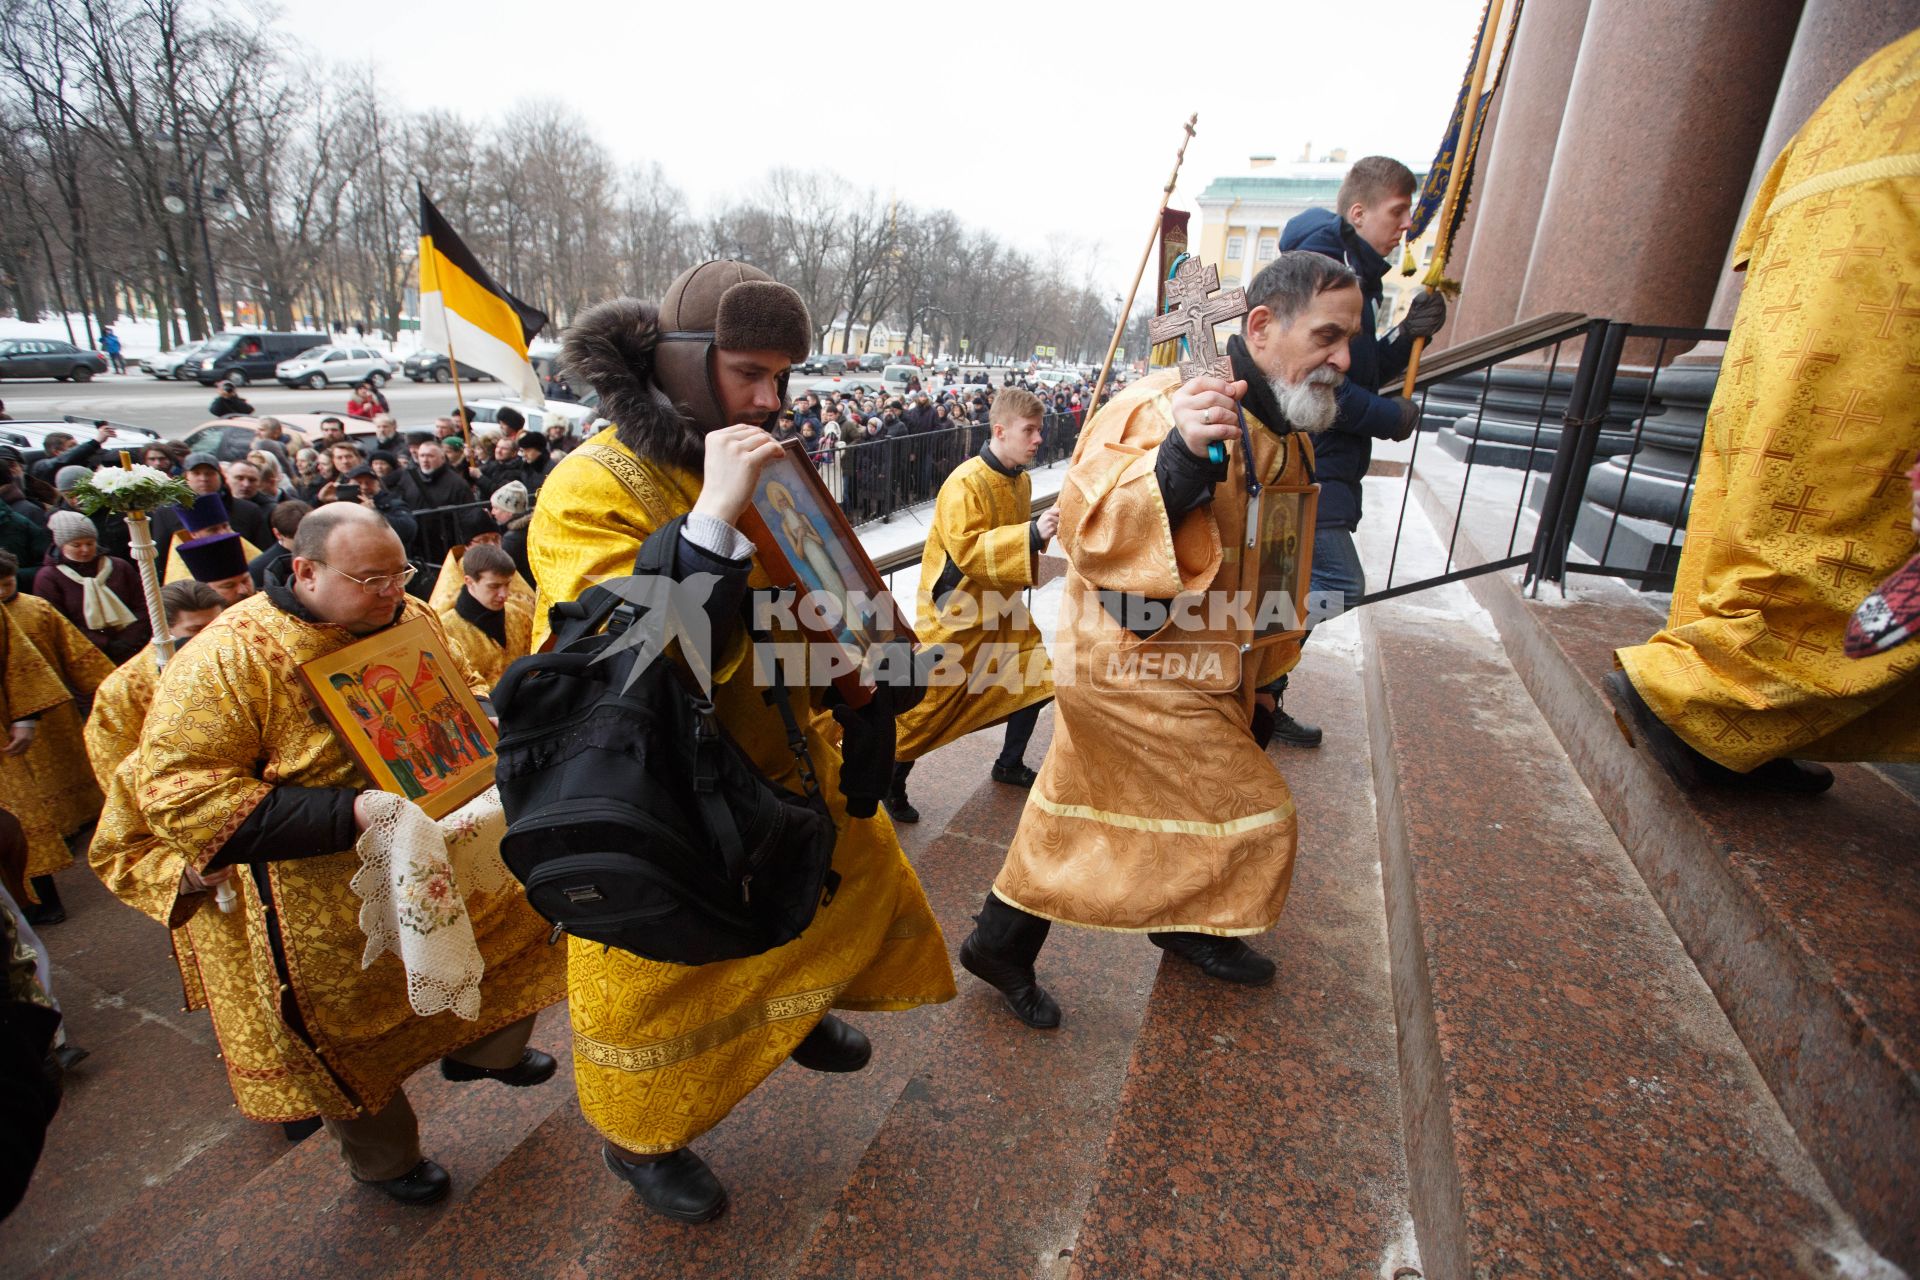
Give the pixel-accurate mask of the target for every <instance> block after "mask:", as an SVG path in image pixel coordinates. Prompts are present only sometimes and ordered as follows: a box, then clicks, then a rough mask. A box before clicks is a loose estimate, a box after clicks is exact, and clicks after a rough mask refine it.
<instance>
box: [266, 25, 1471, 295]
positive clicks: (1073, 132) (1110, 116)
mask: <svg viewBox="0 0 1920 1280" xmlns="http://www.w3.org/2000/svg"><path fill="white" fill-rule="evenodd" d="M1480 13H1481V3H1480V0H1351V2H1349V3H1346V4H1332V3H1326V2H1324V0H1321V2H1319V3H1312V4H1308V3H1304V2H1303V0H1286V2H1285V3H1269V4H1264V5H1257V4H1224V5H1220V4H1213V5H1200V4H1182V3H1177V2H1176V3H1161V4H1158V5H1154V6H1147V5H1141V4H1134V3H1101V4H1071V5H1069V4H1050V3H1047V0H1026V2H1025V3H1010V2H1007V0H980V2H975V3H966V4H939V5H926V6H922V5H907V6H886V5H860V4H831V5H824V4H818V3H811V4H792V3H789V4H780V5H775V4H769V3H765V2H764V0H718V2H716V0H706V2H704V3H668V4H662V3H657V2H655V3H648V2H646V0H642V2H641V3H637V4H636V3H633V2H632V0H566V2H565V3H557V4H552V3H549V4H529V3H527V2H526V0H511V2H509V0H457V2H456V0H406V3H398V4H397V3H394V0H286V2H285V3H284V4H283V5H282V6H281V8H280V18H279V20H278V23H277V26H278V27H279V28H280V29H281V30H282V31H284V32H285V33H286V34H287V35H288V36H289V37H291V38H292V39H293V41H294V42H295V44H296V46H297V47H298V48H300V49H302V50H305V51H309V52H311V53H313V54H316V55H318V56H319V57H320V58H322V59H325V60H327V61H337V62H341V63H349V62H360V63H365V62H366V61H367V60H369V59H371V61H372V62H373V64H374V66H375V67H376V75H377V79H378V83H379V86H380V88H381V89H382V90H383V91H385V92H386V93H388V94H389V95H390V96H391V98H392V99H393V100H394V101H395V102H397V103H398V104H399V105H402V106H406V107H409V108H420V107H427V106H438V107H447V108H452V109H455V110H458V111H459V112H461V113H462V114H464V115H466V116H468V117H469V118H471V119H474V120H486V119H492V118H496V117H497V116H498V115H499V114H501V113H502V112H504V111H505V110H506V109H508V108H509V107H511V106H512V105H513V103H514V102H516V101H517V100H519V99H522V98H528V97H538V96H548V97H553V98H557V99H559V100H561V101H562V102H564V103H566V104H567V105H568V106H570V107H572V108H573V109H574V110H576V111H577V112H579V113H580V115H581V116H582V117H583V118H584V119H585V120H586V121H587V123H588V125H589V126H590V127H591V128H592V130H593V131H594V132H595V133H596V134H597V135H598V136H599V138H600V140H601V141H602V142H603V143H604V144H605V145H606V146H607V147H608V148H609V149H610V150H611V151H612V152H613V154H614V157H615V159H616V160H617V161H619V162H622V163H626V162H632V161H658V162H659V163H660V164H661V166H662V167H663V168H664V169H665V171H666V174H667V177H668V178H669V179H670V180H671V181H672V182H673V183H674V184H675V185H677V186H678V187H680V188H681V189H682V190H683V191H685V192H686V193H687V196H688V198H689V200H690V202H691V203H692V205H693V207H694V210H695V212H696V213H697V212H701V211H703V210H705V209H707V208H709V207H711V206H712V205H713V204H715V203H717V202H719V201H723V200H725V199H726V198H727V197H728V196H730V195H733V194H743V193H745V192H747V191H750V190H751V189H752V187H753V185H754V184H755V182H756V180H757V179H758V178H759V177H760V176H761V175H762V174H764V173H765V172H766V171H767V170H768V169H769V168H771V167H773V166H776V165H790V166H794V167H797V168H821V169H832V170H835V171H837V172H839V173H840V174H841V175H842V176H844V177H846V178H848V179H849V180H851V181H853V182H855V183H858V184H861V185H869V186H873V187H877V188H880V189H881V190H883V191H888V192H893V193H896V194H897V195H898V196H899V197H900V198H902V199H905V200H908V201H911V202H913V203H915V204H919V205H925V206H929V207H945V208H949V209H952V210H953V211H954V212H955V213H956V214H958V215H959V216H960V217H961V218H963V219H964V220H966V221H967V222H968V223H970V224H973V225H978V226H985V227H990V228H992V229H993V230H995V231H997V232H998V233H999V234H1001V235H1002V236H1004V237H1006V238H1008V239H1010V240H1013V241H1014V242H1016V243H1017V244H1019V245H1021V246H1022V247H1024V248H1027V249H1029V250H1032V251H1034V252H1039V253H1046V252H1048V251H1049V250H1050V249H1064V248H1066V247H1067V246H1072V250H1071V251H1072V253H1073V254H1074V257H1073V258H1072V259H1071V260H1070V261H1071V262H1072V264H1073V266H1074V268H1075V270H1076V274H1077V272H1078V269H1079V268H1080V267H1081V265H1082V264H1083V263H1086V262H1093V263H1095V264H1097V266H1096V268H1095V269H1096V270H1097V271H1098V273H1099V279H1100V280H1101V281H1103V282H1105V284H1106V287H1111V288H1113V289H1114V290H1116V291H1121V290H1124V289H1125V287H1126V283H1127V281H1128V279H1129V278H1130V276H1131V272H1132V270H1133V267H1134V264H1135V262H1136V260H1137V259H1138V256H1139V253H1140V249H1141V246H1142V245H1143V244H1144V243H1145V240H1146V235H1147V230H1148V224H1149V221H1150V218H1151V215H1152V213H1153V210H1154V207H1155V205H1156V203H1157V201H1158V198H1159V193H1160V188H1161V187H1162V186H1163V185H1164V184H1165V182H1166V178H1167V172H1168V170H1169V169H1170V168H1171V167H1172V164H1173V155H1174V152H1175V151H1176V150H1177V149H1178V146H1179V142H1180V125H1181V123H1182V122H1183V121H1184V120H1185V119H1186V117H1187V115H1188V114H1189V113H1190V112H1194V111H1198V112H1199V113H1200V123H1199V134H1198V137H1197V138H1196V139H1195V140H1194V143H1193V145H1192V146H1191V147H1190V148H1189V149H1188V152H1187V160H1186V166H1185V168H1184V169H1183V170H1182V172H1181V176H1180V185H1179V187H1178V189H1177V190H1176V191H1175V193H1174V204H1175V207H1184V208H1189V209H1191V208H1193V207H1194V205H1193V198H1194V196H1195V195H1196V194H1197V193H1198V192H1199V191H1200V190H1201V189H1202V188H1203V187H1204V186H1205V185H1206V184H1207V182H1208V181H1209V180H1211V179H1212V178H1214V177H1216V176H1219V175H1222V174H1232V173H1239V172H1244V171H1245V169H1246V166H1247V157H1248V156H1249V155H1252V154H1255V153H1266V152H1271V153H1274V154H1276V155H1277V156H1279V158H1280V160H1281V161H1282V162H1287V161H1292V160H1294V159H1296V158H1298V156H1299V155H1300V152H1301V149H1302V147H1303V146H1305V145H1306V144H1307V143H1308V142H1311V143H1312V144H1313V148H1314V150H1315V152H1316V153H1320V152H1324V151H1327V150H1329V149H1331V148H1333V147H1345V148H1346V149H1347V152H1348V154H1349V155H1350V156H1360V155H1365V154H1368V153H1370V152H1384V153H1386V154H1388V155H1393V156H1398V157H1399V158H1401V159H1403V160H1405V161H1406V162H1407V163H1408V164H1410V165H1412V166H1413V167H1414V168H1415V169H1420V168H1423V167H1424V166H1425V165H1426V163H1427V161H1428V160H1429V159H1431V157H1432V155H1433V150H1434V147H1435V144H1436V143H1437V142H1438V141H1439V137H1440V131H1441V128H1442V126H1443V125H1444V124H1445V121H1446V115H1447V112H1448V111H1449V110H1450V108H1451V106H1452V103H1453V97H1454V94H1455V93H1456V91H1457V90H1458V87H1459V84H1460V79H1461V76H1462V74H1463V73H1464V71H1465V69H1466V60H1467V54H1468V51H1469V46H1470V44H1471V42H1472V39H1473V33H1474V29H1475V27H1476V24H1477V23H1478V22H1479V18H1480ZM1188 22H1190V23H1192V24H1193V26H1192V28H1191V34H1190V35H1189V36H1186V37H1180V36H1176V35H1175V34H1174V30H1175V28H1176V27H1177V26H1178V25H1179V24H1181V23H1188ZM1216 40H1217V43H1215V41H1216ZM1186 49H1191V52H1184V51H1183V50H1186ZM1209 64H1210V65H1209ZM1196 67H1206V68H1208V69H1205V70H1195V68H1196Z"/></svg>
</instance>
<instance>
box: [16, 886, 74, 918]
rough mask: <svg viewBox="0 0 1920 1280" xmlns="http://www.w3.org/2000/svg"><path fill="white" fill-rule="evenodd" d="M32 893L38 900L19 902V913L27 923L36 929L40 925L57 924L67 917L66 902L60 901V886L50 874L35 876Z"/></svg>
mask: <svg viewBox="0 0 1920 1280" xmlns="http://www.w3.org/2000/svg"><path fill="white" fill-rule="evenodd" d="M33 895H34V897H36V898H38V899H40V901H38V902H23V903H21V904H20V914H21V915H23V916H25V917H26V918H27V923H28V924H30V925H32V926H33V927H34V928H36V929H37V928H39V927H40V926H42V925H48V924H59V923H60V922H61V921H62V920H65V919H66V918H67V907H66V904H65V903H63V902H61V901H60V886H59V885H57V884H55V883H54V882H53V877H52V876H35V877H34V878H33Z"/></svg>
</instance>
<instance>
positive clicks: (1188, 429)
mask: <svg viewBox="0 0 1920 1280" xmlns="http://www.w3.org/2000/svg"><path fill="white" fill-rule="evenodd" d="M1245 394H1247V384H1246V383H1245V382H1244V381H1242V382H1228V381H1227V380H1226V379H1225V378H1215V377H1210V376H1208V375H1205V374H1202V375H1201V376H1200V377H1198V378H1191V379H1189V380H1188V381H1187V383H1186V384H1185V385H1184V386H1182V387H1181V388H1180V389H1179V390H1178V391H1176V392H1174V393H1173V426H1174V429H1175V430H1176V431H1178V432H1179V433H1180V438H1181V439H1182V440H1183V441H1185V442H1186V446H1187V452H1188V453H1191V454H1192V455H1193V456H1194V457H1196V458H1204V457H1206V456H1207V446H1208V445H1210V444H1214V443H1217V442H1219V441H1224V440H1231V439H1233V438H1234V437H1236V436H1238V435H1239V434H1240V397H1241V396H1244V395H1245Z"/></svg>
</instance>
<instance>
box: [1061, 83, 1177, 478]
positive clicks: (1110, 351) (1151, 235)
mask: <svg viewBox="0 0 1920 1280" xmlns="http://www.w3.org/2000/svg"><path fill="white" fill-rule="evenodd" d="M1199 122H1200V113H1199V112H1198V111H1196V112H1194V113H1193V114H1192V115H1190V116H1188V117H1187V123H1186V124H1185V125H1183V126H1182V127H1183V128H1184V129H1185V130H1186V131H1187V136H1186V137H1184V138H1182V139H1181V140H1180V151H1179V153H1178V154H1176V155H1175V156H1174V157H1173V172H1172V173H1171V174H1169V175H1167V185H1166V189H1165V190H1163V191H1162V192H1161V193H1160V207H1159V208H1157V209H1155V210H1154V211H1153V230H1152V231H1150V232H1148V233H1147V247H1146V248H1144V249H1142V250H1141V251H1140V265H1139V267H1138V268H1136V269H1135V271H1134V273H1133V285H1132V287H1131V288H1129V289H1128V290H1127V305H1126V306H1124V307H1122V308H1120V319H1119V322H1118V323H1116V324H1115V325H1114V326H1113V341H1111V342H1109V343H1108V344H1107V358H1106V359H1105V360H1104V361H1102V362H1101V365H1100V379H1099V381H1097V382H1095V383H1094V384H1093V398H1092V399H1091V400H1090V401H1088V403H1087V416H1086V419H1085V421H1083V422H1082V423H1081V426H1082V427H1083V428H1084V427H1085V425H1086V422H1091V421H1092V420H1093V414H1094V411H1095V410H1096V409H1098V408H1099V407H1100V393H1101V392H1103V391H1105V390H1106V389H1107V378H1108V376H1109V375H1111V374H1112V373H1113V355H1114V352H1116V351H1118V350H1119V349H1120V339H1121V338H1123V337H1125V336H1126V332H1127V317H1128V316H1130V315H1132V314H1133V300H1134V298H1135V297H1137V296H1138V295H1139V293H1140V281H1141V279H1142V278H1143V277H1144V276H1145V275H1146V274H1147V261H1148V260H1149V259H1150V258H1152V257H1153V246H1154V242H1155V241H1157V240H1159V238H1160V220H1161V219H1162V218H1163V217H1165V216H1166V212H1167V204H1168V202H1169V201H1171V200H1172V199H1173V188H1174V184H1175V183H1177V182H1179V181H1180V166H1181V165H1183V164H1185V163H1186V160H1187V144H1188V143H1189V142H1192V141H1193V132H1194V130H1193V126H1194V125H1196V124H1198V123H1199ZM1082 438H1083V439H1084V438H1085V437H1084V435H1083V436H1082ZM1079 452H1080V449H1079V446H1078V444H1076V445H1075V446H1074V454H1075V456H1076V457H1077V456H1078V455H1079Z"/></svg>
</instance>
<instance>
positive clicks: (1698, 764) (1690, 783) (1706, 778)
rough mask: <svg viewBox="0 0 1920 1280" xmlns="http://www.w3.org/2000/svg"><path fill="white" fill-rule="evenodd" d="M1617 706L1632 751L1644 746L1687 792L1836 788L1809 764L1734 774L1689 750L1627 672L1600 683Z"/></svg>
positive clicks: (1785, 762)
mask: <svg viewBox="0 0 1920 1280" xmlns="http://www.w3.org/2000/svg"><path fill="white" fill-rule="evenodd" d="M1600 685H1601V687H1602V688H1603V689H1605V690H1606V692H1607V699H1608V701H1610V702H1612V703H1613V720H1614V723H1615V724H1617V725H1619V726H1620V735H1621V736H1622V737H1624V738H1625V739H1626V740H1627V745H1628V746H1630V747H1641V746H1644V747H1645V748H1646V749H1647V751H1648V752H1649V753H1650V754H1651V755H1652V756H1653V758H1654V759H1655V760H1657V761H1659V762H1660V767H1661V768H1663V769H1665V770H1666V771H1667V774H1668V776H1669V777H1671V778H1672V779H1673V780H1674V781H1675V782H1677V783H1679V784H1680V785H1681V786H1682V787H1685V788H1689V789H1691V788H1694V787H1724V788H1727V789H1729V790H1733V791H1785V792H1790V793H1794V794H1798V795H1818V794H1819V793H1820V792H1822V791H1825V790H1826V789H1827V788H1828V787H1831V786H1832V785H1833V770H1831V769H1829V768H1827V767H1826V766H1825V765H1823V764H1814V763H1813V762H1811V761H1808V760H1790V759H1786V758H1784V757H1783V758H1781V759H1778V760H1769V761H1767V762H1766V763H1765V764H1763V765H1760V766H1759V767H1758V768H1755V769H1752V770H1749V771H1748V772H1746V773H1736V772H1735V771H1734V770H1732V769H1729V768H1727V767H1726V766H1725V765H1723V764H1721V763H1720V762H1719V761H1718V760H1713V759H1709V758H1708V757H1706V756H1704V755H1701V754H1700V753H1699V752H1698V751H1695V750H1694V749H1693V748H1692V747H1690V746H1688V745H1687V743H1686V740H1685V739H1683V738H1682V737H1681V736H1680V735H1679V734H1677V733H1675V732H1674V731H1673V730H1672V729H1669V728H1668V727H1667V724H1666V722H1665V721H1664V720H1662V719H1661V718H1660V717H1659V716H1658V715H1657V714H1655V712H1654V709H1653V708H1652V707H1650V706H1648V705H1647V700H1646V699H1645V698H1642V697H1641V696H1640V691H1639V690H1638V689H1636V688H1634V687H1633V681H1632V680H1630V679H1628V678H1627V673H1626V672H1624V671H1609V672H1608V673H1607V674H1606V675H1605V676H1604V677H1602V679H1601V681H1600Z"/></svg>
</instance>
